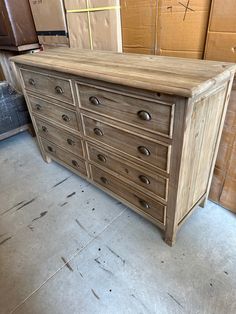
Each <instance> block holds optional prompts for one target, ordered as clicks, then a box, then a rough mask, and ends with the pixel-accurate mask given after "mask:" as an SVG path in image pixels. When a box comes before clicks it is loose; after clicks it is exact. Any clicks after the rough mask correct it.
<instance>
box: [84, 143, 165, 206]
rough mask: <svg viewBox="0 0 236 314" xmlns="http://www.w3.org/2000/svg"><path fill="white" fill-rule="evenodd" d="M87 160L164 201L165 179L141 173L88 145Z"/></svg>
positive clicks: (145, 172)
mask: <svg viewBox="0 0 236 314" xmlns="http://www.w3.org/2000/svg"><path fill="white" fill-rule="evenodd" d="M88 153H89V159H90V160H91V161H93V162H95V163H97V164H99V165H101V166H102V167H105V168H107V169H109V170H111V171H114V172H115V173H117V174H119V175H121V176H123V177H125V178H127V179H128V180H130V181H131V182H132V183H136V184H137V185H139V186H141V187H143V188H145V189H147V190H149V191H150V192H153V193H154V194H156V195H158V196H159V197H160V198H162V199H163V200H166V194H167V193H166V190H167V179H166V178H164V177H161V176H158V175H156V176H154V175H153V174H151V172H148V171H145V170H143V171H141V170H138V169H136V168H135V167H133V166H131V165H130V163H129V162H128V161H126V162H124V161H121V160H120V159H118V158H116V157H115V156H113V155H112V154H110V153H108V152H106V151H104V150H102V149H100V148H96V147H95V146H93V145H90V144H88Z"/></svg>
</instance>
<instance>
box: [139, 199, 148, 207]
mask: <svg viewBox="0 0 236 314" xmlns="http://www.w3.org/2000/svg"><path fill="white" fill-rule="evenodd" d="M139 204H140V205H141V206H142V207H143V208H145V209H148V208H150V205H149V204H148V203H147V202H146V201H144V200H142V199H139Z"/></svg>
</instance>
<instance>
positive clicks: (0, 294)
mask: <svg viewBox="0 0 236 314" xmlns="http://www.w3.org/2000/svg"><path fill="white" fill-rule="evenodd" d="M0 169H1V172H0V313H1V314H4V313H17V314H54V313H55V314H62V313H63V314H64V313H66V314H71V313H79V314H83V313H86V314H87V313H92V314H95V313H99V314H100V313H101V314H106V313H107V314H108V313H109V314H110V313H112V314H115V313H122V314H123V313H125V314H129V313H132V314H133V313H134V314H136V313H158V314H172V313H173V314H178V313H188V314H189V313H193V314H195V313H206V314H211V313H212V314H218V313H219V314H224V313H225V314H226V313H227V314H231V313H232V314H235V313H236V219H235V215H233V214H231V213H230V212H228V211H227V210H225V209H223V208H221V207H220V206H217V205H215V204H213V203H211V202H208V203H207V206H206V208H205V209H202V208H199V209H198V210H197V211H196V212H195V213H194V214H193V215H192V216H191V217H190V218H189V220H188V222H187V223H186V224H185V225H184V226H183V228H182V229H181V231H180V233H179V235H178V238H177V243H176V245H175V246H174V247H173V248H170V247H168V246H167V245H166V244H165V243H164V242H163V240H162V234H161V232H160V231H159V230H158V229H157V228H156V227H155V226H154V225H152V224H151V223H149V222H148V221H146V220H145V219H143V218H142V217H140V216H139V215H137V214H135V213H134V212H132V211H131V210H130V209H128V208H127V207H125V206H124V205H122V204H120V203H119V202H117V201H116V200H114V199H112V198H111V197H109V196H107V195H106V194H105V193H103V192H101V191H99V190H98V189H97V188H95V187H93V186H92V185H90V184H88V183H87V182H86V181H84V180H82V179H80V178H79V177H77V176H75V175H73V174H72V173H70V172H69V171H67V170H66V169H64V168H63V167H61V166H59V165H57V164H56V163H51V164H49V165H48V164H46V163H45V162H44V161H43V160H42V158H41V156H40V153H39V151H38V148H37V145H36V143H35V141H34V139H32V138H31V137H30V135H29V134H28V133H22V134H19V135H17V136H15V137H12V138H10V139H8V140H5V141H2V142H0ZM67 262H69V263H68V264H67Z"/></svg>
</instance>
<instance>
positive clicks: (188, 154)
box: [177, 83, 229, 222]
mask: <svg viewBox="0 0 236 314" xmlns="http://www.w3.org/2000/svg"><path fill="white" fill-rule="evenodd" d="M228 85H229V83H226V84H224V85H223V86H222V87H219V88H218V89H217V90H216V91H215V92H214V93H212V94H211V95H209V96H207V97H205V98H202V99H200V100H198V101H197V102H195V103H194V104H193V105H192V112H191V116H190V117H188V121H187V128H186V131H185V137H184V145H183V152H182V161H181V168H180V180H179V188H178V197H177V222H180V221H181V220H182V219H183V218H184V217H185V216H186V215H187V214H188V213H189V212H190V211H191V209H192V208H193V207H194V206H195V205H196V204H197V203H198V202H199V200H200V199H201V198H202V197H203V196H204V195H205V194H206V195H207V194H208V185H209V180H210V176H211V169H212V164H213V163H214V156H215V154H216V153H217V152H216V151H217V149H218V145H217V143H218V140H219V137H220V136H221V130H220V129H221V123H222V119H224V112H225V106H226V105H227V104H226V103H227V101H226V96H227V90H228Z"/></svg>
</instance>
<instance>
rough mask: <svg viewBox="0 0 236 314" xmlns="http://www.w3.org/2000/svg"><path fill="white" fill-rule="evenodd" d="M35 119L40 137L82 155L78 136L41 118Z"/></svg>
mask: <svg viewBox="0 0 236 314" xmlns="http://www.w3.org/2000/svg"><path fill="white" fill-rule="evenodd" d="M35 121H36V124H37V128H38V135H40V136H41V137H42V138H45V139H47V140H49V141H50V142H52V143H54V144H56V145H58V146H60V147H62V148H64V149H66V150H68V151H70V152H72V153H74V154H78V155H79V156H82V157H83V148H82V141H81V139H80V138H79V137H78V136H76V135H74V134H71V133H70V132H66V131H64V130H61V129H59V128H56V127H54V126H52V125H51V124H49V123H47V122H45V121H43V120H39V119H35Z"/></svg>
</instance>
